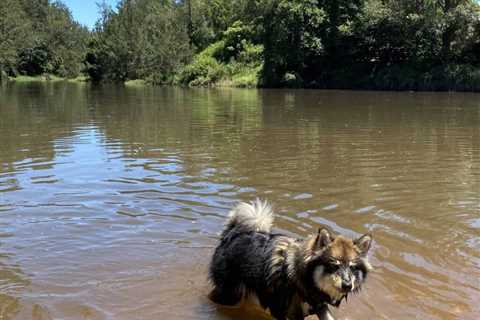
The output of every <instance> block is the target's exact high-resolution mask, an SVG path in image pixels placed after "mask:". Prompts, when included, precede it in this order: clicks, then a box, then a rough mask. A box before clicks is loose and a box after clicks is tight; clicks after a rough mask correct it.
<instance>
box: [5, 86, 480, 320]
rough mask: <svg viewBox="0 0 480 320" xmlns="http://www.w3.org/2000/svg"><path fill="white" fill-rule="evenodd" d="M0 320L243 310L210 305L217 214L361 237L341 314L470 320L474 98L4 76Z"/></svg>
mask: <svg viewBox="0 0 480 320" xmlns="http://www.w3.org/2000/svg"><path fill="white" fill-rule="evenodd" d="M0 93H1V94H0V114H1V117H0V226H1V229H0V318H2V319H179V318H192V319H226V320H227V319H228V320H231V319H251V318H256V317H260V316H261V315H260V314H259V313H258V312H256V311H254V310H244V309H242V310H236V309H224V308H219V307H217V306H215V305H212V304H211V303H209V302H208V300H207V298H206V293H207V292H208V289H209V285H208V283H207V281H206V272H205V271H206V268H207V264H208V259H209V255H210V254H211V252H212V248H213V246H214V245H215V243H216V242H215V241H216V239H217V236H218V232H219V231H220V229H221V228H222V223H223V219H224V217H225V215H226V214H227V212H228V209H229V208H230V207H231V206H232V205H233V204H234V203H235V202H236V201H238V200H249V199H252V198H254V197H257V196H260V197H263V198H268V199H269V200H271V201H272V202H273V203H274V204H275V208H276V211H277V213H278V215H277V226H278V228H279V229H280V230H281V231H283V232H286V233H289V234H292V235H296V236H305V235H307V234H308V233H310V232H312V231H313V230H315V229H316V228H318V226H319V225H328V226H330V227H331V228H332V229H334V230H336V231H338V232H342V233H346V234H348V235H350V236H353V235H358V234H360V233H363V232H366V231H371V232H373V233H374V237H375V240H376V243H375V247H374V250H373V254H372V258H371V259H372V261H373V264H374V266H375V267H376V271H375V273H373V275H372V277H371V279H369V282H368V283H367V286H366V290H364V292H363V293H362V294H361V295H359V296H358V297H355V298H354V299H352V300H351V301H349V302H348V304H346V305H345V306H344V307H342V309H341V310H338V311H337V312H336V313H337V315H338V316H339V318H340V319H413V318H416V319H472V320H473V319H478V316H479V314H480V308H479V306H478V301H479V299H480V280H479V279H480V214H479V213H480V195H479V190H480V128H479V124H480V102H479V101H480V100H479V99H478V95H475V94H446V93H440V94H427V93H423V94H410V93H367V92H342V91H306V90H298V91H284V90H265V91H261V90H231V89H220V90H213V89H195V90H193V89H190V90H187V89H175V88H128V87H127V88H125V87H110V86H105V87H99V88H91V87H89V86H88V85H79V84H65V83H54V84H26V85H25V84H22V85H20V84H16V85H11V86H9V87H4V88H2V89H1V91H0Z"/></svg>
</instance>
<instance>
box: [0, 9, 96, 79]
mask: <svg viewBox="0 0 480 320" xmlns="http://www.w3.org/2000/svg"><path fill="white" fill-rule="evenodd" d="M88 36H89V34H88V30H87V29H86V28H84V27H82V26H80V25H79V24H78V23H77V22H75V21H74V20H73V18H72V16H71V14H70V11H69V10H68V8H67V7H66V6H65V5H64V4H62V3H61V2H58V1H48V0H2V1H0V48H1V50H0V71H2V72H6V73H7V74H8V75H10V76H16V75H18V74H19V73H24V74H29V75H39V74H42V73H45V72H49V73H53V74H56V75H59V76H62V77H74V76H77V75H78V74H79V73H80V71H81V69H82V68H83V59H84V54H85V46H86V43H87V38H88Z"/></svg>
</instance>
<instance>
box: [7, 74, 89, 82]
mask: <svg viewBox="0 0 480 320" xmlns="http://www.w3.org/2000/svg"><path fill="white" fill-rule="evenodd" d="M8 81H10V82H57V81H68V82H87V81H89V78H88V77H87V76H78V77H75V78H63V77H59V76H56V75H52V74H42V75H37V76H27V75H20V76H16V77H8Z"/></svg>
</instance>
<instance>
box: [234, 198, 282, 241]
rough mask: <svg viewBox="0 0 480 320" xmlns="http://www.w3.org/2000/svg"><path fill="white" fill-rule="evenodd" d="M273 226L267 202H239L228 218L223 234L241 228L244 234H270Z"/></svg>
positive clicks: (271, 214) (270, 209)
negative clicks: (254, 232)
mask: <svg viewBox="0 0 480 320" xmlns="http://www.w3.org/2000/svg"><path fill="white" fill-rule="evenodd" d="M272 224H273V210H272V207H271V206H270V204H269V203H268V202H267V201H262V200H260V199H256V200H255V201H252V202H250V203H246V202H240V203H239V204H238V205H236V206H235V207H234V208H233V209H232V211H230V214H229V216H228V220H227V226H226V230H225V232H228V230H232V229H233V228H241V229H242V231H245V232H252V231H256V232H267V233H268V232H270V230H271V229H272Z"/></svg>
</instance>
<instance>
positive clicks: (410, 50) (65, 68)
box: [0, 0, 480, 90]
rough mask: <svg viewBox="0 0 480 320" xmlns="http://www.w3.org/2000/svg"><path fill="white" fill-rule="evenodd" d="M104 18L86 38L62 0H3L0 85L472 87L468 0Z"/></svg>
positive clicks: (206, 8)
mask: <svg viewBox="0 0 480 320" xmlns="http://www.w3.org/2000/svg"><path fill="white" fill-rule="evenodd" d="M99 9H100V13H101V18H100V19H99V20H98V22H97V24H96V27H95V29H94V30H93V31H88V30H87V29H86V28H84V27H82V26H81V25H79V24H78V23H77V22H75V21H74V20H73V19H72V16H71V14H70V12H69V10H68V8H67V7H66V6H65V5H64V4H63V3H62V2H60V1H57V0H2V1H0V48H1V50H0V81H1V79H5V78H8V77H7V76H17V75H22V74H23V75H32V76H36V75H40V74H53V75H56V76H60V77H77V76H79V75H81V74H82V72H84V73H86V74H88V76H89V77H90V79H91V80H94V81H128V80H142V81H144V82H147V83H154V84H164V83H166V84H168V83H174V82H175V83H179V84H183V85H200V86H211V85H232V86H242V87H252V86H267V87H277V86H286V87H313V88H366V89H395V90H397V89H398V90H479V74H480V5H479V3H478V2H477V1H475V0H415V1H411V0H237V1H231V0H120V1H119V2H118V5H117V7H116V8H115V9H113V8H111V7H109V6H107V5H105V3H103V4H101V5H100V8H99ZM137 82H138V81H137ZM137 82H135V83H137Z"/></svg>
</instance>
